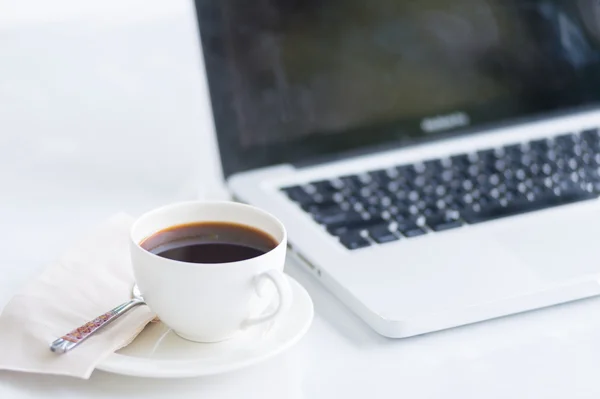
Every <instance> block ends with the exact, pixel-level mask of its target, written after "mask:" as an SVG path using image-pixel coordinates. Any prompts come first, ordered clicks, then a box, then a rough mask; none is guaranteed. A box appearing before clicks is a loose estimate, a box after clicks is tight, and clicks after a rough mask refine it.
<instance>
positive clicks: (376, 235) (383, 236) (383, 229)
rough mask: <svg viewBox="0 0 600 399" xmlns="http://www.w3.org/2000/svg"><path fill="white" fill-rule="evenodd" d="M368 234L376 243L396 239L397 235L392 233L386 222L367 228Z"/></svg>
mask: <svg viewBox="0 0 600 399" xmlns="http://www.w3.org/2000/svg"><path fill="white" fill-rule="evenodd" d="M367 231H368V232H369V236H370V237H371V238H372V239H373V241H375V242H376V243H378V244H383V243H386V242H391V241H396V240H398V236H397V235H395V234H394V233H392V231H391V230H390V228H389V226H388V224H387V223H384V224H378V225H376V226H373V227H370V228H369V229H367Z"/></svg>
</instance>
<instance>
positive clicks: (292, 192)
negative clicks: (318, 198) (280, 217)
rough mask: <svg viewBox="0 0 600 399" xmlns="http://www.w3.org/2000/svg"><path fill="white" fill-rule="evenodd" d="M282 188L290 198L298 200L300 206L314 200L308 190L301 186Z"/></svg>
mask: <svg viewBox="0 0 600 399" xmlns="http://www.w3.org/2000/svg"><path fill="white" fill-rule="evenodd" d="M281 190H282V191H283V192H285V193H286V194H287V196H288V197H289V199H291V200H292V201H294V202H296V203H297V204H299V205H300V206H304V205H307V204H311V203H313V202H314V200H313V198H312V196H311V195H309V194H308V193H307V192H306V191H304V189H303V188H302V187H300V186H293V187H286V188H282V189H281Z"/></svg>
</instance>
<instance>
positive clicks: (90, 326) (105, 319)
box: [50, 298, 144, 353]
mask: <svg viewBox="0 0 600 399" xmlns="http://www.w3.org/2000/svg"><path fill="white" fill-rule="evenodd" d="M142 304H144V301H142V300H140V299H138V298H134V299H132V300H131V301H129V302H125V303H123V304H121V305H119V306H117V307H116V308H114V309H112V310H110V311H108V312H106V313H104V314H103V315H102V316H99V317H96V318H95V319H94V320H92V321H90V322H87V323H85V324H84V325H82V326H81V327H79V328H76V329H75V330H73V331H71V332H70V333H68V334H65V335H63V336H62V337H60V338H59V339H57V340H56V341H54V342H52V344H50V350H51V351H52V352H55V353H67V352H68V351H70V350H71V349H73V348H75V347H76V346H77V345H79V344H80V343H82V342H83V341H85V340H86V339H88V338H89V337H91V336H92V335H94V334H95V333H96V332H97V331H98V330H100V329H102V328H103V327H104V326H106V325H108V324H110V323H111V322H112V321H114V320H116V319H118V318H119V317H121V316H123V315H124V314H125V313H127V312H128V311H129V310H131V309H133V308H134V307H136V306H138V305H142Z"/></svg>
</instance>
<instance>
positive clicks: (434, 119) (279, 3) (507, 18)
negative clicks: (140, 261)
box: [196, 0, 600, 175]
mask: <svg viewBox="0 0 600 399" xmlns="http://www.w3.org/2000/svg"><path fill="white" fill-rule="evenodd" d="M196 8H197V12H198V20H199V27H200V34H201V40H202V45H203V51H204V59H205V65H206V69H207V77H208V84H209V89H210V94H211V100H212V106H213V113H214V118H215V125H216V130H217V138H218V142H219V147H220V152H221V160H222V163H223V169H224V173H225V174H226V175H230V174H232V173H235V172H238V171H243V170H248V169H252V168H257V167H262V166H266V165H273V164H279V163H294V162H304V161H309V160H311V159H315V158H320V157H322V156H330V155H336V154H337V155H339V154H345V153H347V152H348V151H352V150H357V149H367V148H379V147H385V148H390V147H392V146H402V145H406V144H410V143H415V142H419V141H421V140H424V139H432V138H440V137H447V136H448V135H450V134H461V133H465V132H469V131H475V130H477V129H480V128H485V127H488V126H491V125H492V124H497V123H499V122H500V123H507V122H508V123H510V122H511V121H515V120H517V118H518V119H519V120H522V119H523V118H536V117H541V116H544V115H548V114H550V113H554V112H559V111H560V112H564V111H568V110H571V109H574V108H579V107H584V106H586V107H587V106H595V105H596V104H597V103H598V101H599V100H600V3H599V2H598V1H596V0H453V1H443V0H419V1H402V0H370V1H364V0H197V1H196Z"/></svg>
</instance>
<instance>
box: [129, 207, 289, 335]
mask: <svg viewBox="0 0 600 399" xmlns="http://www.w3.org/2000/svg"><path fill="white" fill-rule="evenodd" d="M195 222H230V223H236V224H242V225H247V226H250V227H254V228H256V229H259V230H261V231H263V232H265V233H268V234H269V235H270V236H272V237H273V238H275V240H277V242H278V245H277V246H276V247H275V248H274V249H272V250H271V251H269V252H267V253H265V254H262V255H259V256H257V257H255V258H251V259H246V260H242V261H237V262H229V263H210V264H200V263H189V262H182V261H177V260H172V259H167V258H163V257H160V256H158V255H155V254H153V253H151V252H149V251H147V250H145V249H144V248H142V247H141V246H140V243H141V242H142V241H143V240H144V239H146V238H148V237H149V236H151V235H153V234H155V233H157V232H159V231H161V230H164V229H166V228H169V227H173V226H177V225H182V224H188V223H195ZM286 247H287V233H286V231H285V228H284V226H283V224H282V223H281V222H280V221H279V220H277V218H275V217H274V216H272V215H270V214H269V213H267V212H265V211H263V210H261V209H258V208H255V207H253V206H249V205H244V204H239V203H235V202H200V201H198V202H183V203H177V204H173V205H167V206H164V207H162V208H158V209H155V210H153V211H150V212H148V213H146V214H144V215H142V216H141V217H140V218H139V219H138V220H137V221H136V222H135V223H134V224H133V226H132V228H131V259H132V262H133V270H134V274H135V279H136V282H137V284H138V287H139V288H140V291H141V292H142V294H143V296H144V299H145V300H146V303H147V304H148V306H150V308H151V309H152V310H153V311H154V312H155V313H156V315H157V316H158V317H159V318H160V319H161V321H162V322H164V323H165V324H166V325H168V326H169V327H170V328H172V329H173V330H174V331H175V332H176V333H177V334H178V335H179V336H181V337H183V338H185V339H188V340H191V341H196V342H217V341H222V340H225V339H228V338H230V337H232V336H233V335H234V334H235V333H236V332H238V331H240V330H243V329H244V328H246V327H248V326H251V325H254V324H259V323H263V322H267V321H271V320H275V319H277V318H279V317H280V316H282V315H283V314H284V313H285V312H286V311H287V310H288V309H289V308H290V305H291V301H292V291H291V288H290V286H289V283H288V281H287V279H286V277H285V276H284V274H283V266H284V263H285V252H286ZM274 301H277V302H278V303H277V307H276V309H275V310H274V311H271V312H268V313H265V312H266V310H267V308H269V304H270V303H271V302H274Z"/></svg>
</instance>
